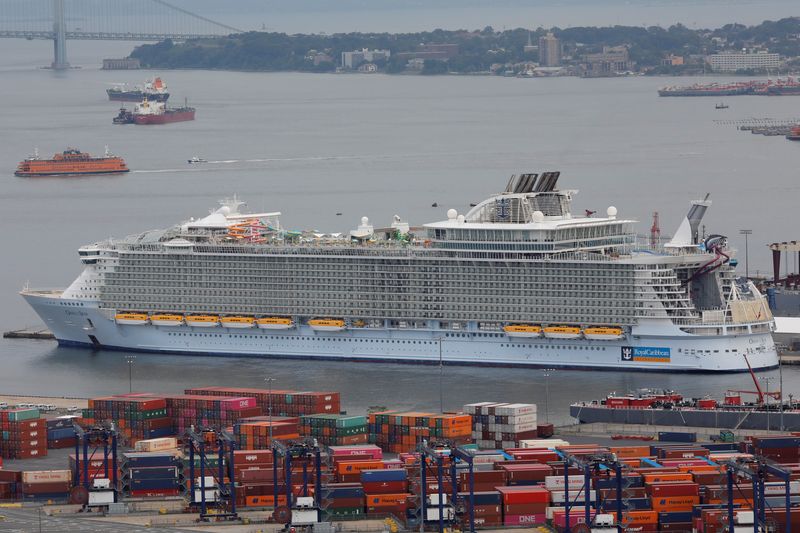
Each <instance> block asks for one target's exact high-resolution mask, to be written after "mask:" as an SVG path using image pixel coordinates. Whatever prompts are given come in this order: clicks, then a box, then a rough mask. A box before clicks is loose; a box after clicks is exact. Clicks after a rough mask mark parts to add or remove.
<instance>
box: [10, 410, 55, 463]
mask: <svg viewBox="0 0 800 533" xmlns="http://www.w3.org/2000/svg"><path fill="white" fill-rule="evenodd" d="M45 455H47V425H46V422H45V420H44V419H43V418H39V410H38V409H5V410H2V411H0V457H5V458H6V459H31V458H34V457H43V456H45Z"/></svg>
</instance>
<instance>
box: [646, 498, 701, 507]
mask: <svg viewBox="0 0 800 533" xmlns="http://www.w3.org/2000/svg"><path fill="white" fill-rule="evenodd" d="M652 502H653V511H691V510H692V507H694V506H695V505H697V504H699V503H700V497H699V496H667V497H664V498H653V499H652Z"/></svg>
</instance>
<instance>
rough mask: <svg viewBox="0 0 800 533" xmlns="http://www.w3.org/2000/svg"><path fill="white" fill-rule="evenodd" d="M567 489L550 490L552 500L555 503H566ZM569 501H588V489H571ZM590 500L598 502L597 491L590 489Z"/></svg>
mask: <svg viewBox="0 0 800 533" xmlns="http://www.w3.org/2000/svg"><path fill="white" fill-rule="evenodd" d="M566 494H567V493H566V491H563V490H551V491H550V501H551V502H553V503H564V502H565V501H566ZM569 501H570V502H579V503H583V502H585V501H586V490H585V489H583V488H582V489H581V490H577V489H576V490H574V491H573V490H570V491H569ZM589 501H590V502H596V501H597V491H595V490H589Z"/></svg>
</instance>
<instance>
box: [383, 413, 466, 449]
mask: <svg viewBox="0 0 800 533" xmlns="http://www.w3.org/2000/svg"><path fill="white" fill-rule="evenodd" d="M471 429H472V417H471V416H470V415H468V414H463V413H457V414H443V415H437V414H433V413H414V412H396V411H382V412H377V413H370V415H369V441H370V442H371V443H373V444H377V445H378V446H380V447H381V448H382V449H384V450H386V451H388V452H391V453H406V452H413V451H415V450H416V446H417V444H418V443H420V442H421V441H422V440H431V439H447V440H449V441H451V442H453V443H455V444H457V445H460V444H469V443H470V442H471V441H472V439H471Z"/></svg>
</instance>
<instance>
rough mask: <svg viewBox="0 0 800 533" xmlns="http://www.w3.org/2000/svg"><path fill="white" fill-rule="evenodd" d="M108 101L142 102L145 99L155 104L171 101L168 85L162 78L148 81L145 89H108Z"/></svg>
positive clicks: (124, 87) (119, 86)
mask: <svg viewBox="0 0 800 533" xmlns="http://www.w3.org/2000/svg"><path fill="white" fill-rule="evenodd" d="M106 93H107V94H108V99H109V100H113V101H115V102H141V101H142V100H143V99H144V98H147V99H148V100H151V101H154V102H166V101H167V100H169V92H167V85H166V84H165V83H164V82H163V81H161V78H154V79H152V80H147V81H145V83H144V87H139V86H135V87H133V88H129V87H128V86H127V85H125V84H122V85H115V86H114V87H111V88H110V89H106Z"/></svg>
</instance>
